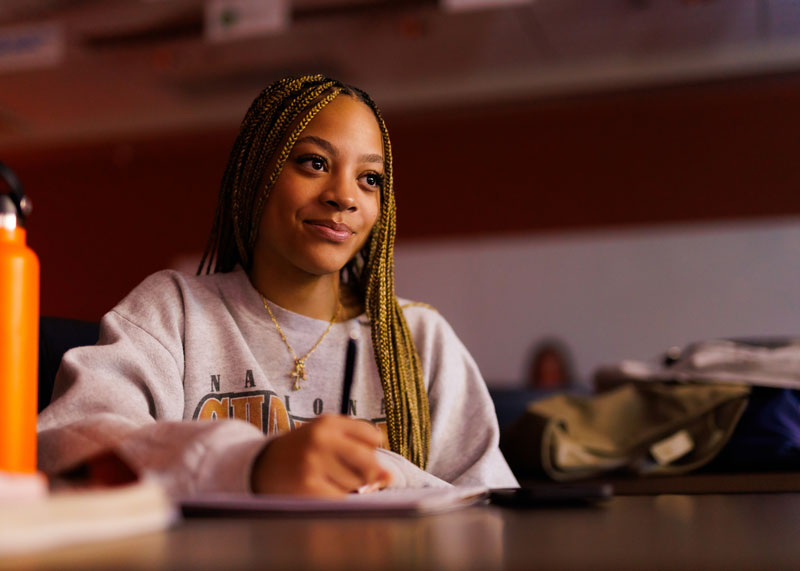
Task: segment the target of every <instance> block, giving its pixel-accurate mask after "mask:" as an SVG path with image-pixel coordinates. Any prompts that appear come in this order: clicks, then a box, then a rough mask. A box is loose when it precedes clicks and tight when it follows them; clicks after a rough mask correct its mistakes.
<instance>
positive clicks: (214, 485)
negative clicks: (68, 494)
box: [38, 272, 266, 495]
mask: <svg viewBox="0 0 800 571" xmlns="http://www.w3.org/2000/svg"><path fill="white" fill-rule="evenodd" d="M154 292H157V293H158V295H153V293H154ZM134 316H135V317H134ZM182 339H183V299H182V293H181V290H180V287H179V284H178V283H177V280H176V279H175V278H174V276H172V275H171V274H170V273H168V272H162V273H159V274H155V275H154V276H151V277H150V278H148V279H147V280H145V282H143V283H142V284H141V285H140V286H139V287H138V288H137V289H135V290H134V291H133V292H132V293H131V294H130V295H129V296H128V297H127V298H126V299H125V300H123V302H122V303H120V305H119V306H117V307H116V308H115V309H114V310H112V311H111V312H109V313H108V314H106V315H105V316H104V317H103V319H102V321H101V324H100V339H99V341H98V344H97V345H96V346H93V347H79V348H75V349H72V350H70V351H68V352H67V353H66V354H65V355H64V358H63V359H62V363H61V367H60V368H59V371H58V374H57V375H56V380H55V387H54V391H53V402H52V404H51V405H50V406H49V407H47V408H46V409H45V410H44V411H42V413H41V414H40V416H39V423H38V431H39V442H38V463H39V469H40V470H42V471H44V472H45V473H48V474H55V473H59V472H61V471H63V470H66V469H70V468H72V467H75V466H76V465H79V464H81V463H82V462H84V461H86V460H88V459H89V458H91V457H92V456H95V455H97V454H100V453H102V452H107V451H113V452H115V453H116V454H117V455H118V456H120V457H121V458H122V459H123V460H124V461H126V462H127V463H128V464H129V465H130V466H131V467H132V468H133V469H134V470H135V471H136V472H137V473H138V474H140V475H147V476H150V477H156V478H158V479H159V480H160V481H161V482H162V483H163V484H164V485H165V487H166V488H167V489H168V490H169V492H170V493H172V494H173V495H191V494H195V493H200V492H210V491H247V490H248V489H249V475H250V467H251V466H252V462H253V461H254V459H255V457H256V456H257V454H258V453H259V451H260V450H261V449H262V447H263V446H264V444H265V442H266V439H265V437H264V435H263V434H262V433H261V432H260V431H259V430H258V429H256V428H255V427H254V426H252V425H251V424H249V423H247V422H243V421H239V420H220V421H184V420H183V418H184V410H183V409H184V394H183V371H184V362H183V341H182Z"/></svg>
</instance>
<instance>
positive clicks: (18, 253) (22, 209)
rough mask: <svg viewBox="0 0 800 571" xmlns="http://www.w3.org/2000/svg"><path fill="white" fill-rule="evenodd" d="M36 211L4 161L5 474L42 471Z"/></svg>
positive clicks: (0, 293)
mask: <svg viewBox="0 0 800 571" xmlns="http://www.w3.org/2000/svg"><path fill="white" fill-rule="evenodd" d="M30 210H31V203H30V200H28V198H27V197H25V194H24V193H23V191H22V185H21V184H20V182H19V179H18V178H17V177H16V176H15V175H14V173H13V172H12V171H11V169H10V168H8V167H7V166H6V165H4V164H3V163H0V395H2V405H0V473H2V472H10V473H17V474H32V473H34V472H36V411H37V400H36V394H37V386H38V377H37V369H38V355H39V259H38V258H37V257H36V254H34V253H33V250H31V249H30V248H29V247H28V246H27V244H26V242H25V218H26V217H27V215H28V214H29V213H30Z"/></svg>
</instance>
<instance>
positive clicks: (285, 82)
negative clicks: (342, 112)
mask: <svg viewBox="0 0 800 571" xmlns="http://www.w3.org/2000/svg"><path fill="white" fill-rule="evenodd" d="M340 95H348V96H351V97H355V98H357V99H358V100H360V101H362V102H363V103H364V104H366V105H367V106H368V107H369V108H370V109H372V112H373V114H374V115H375V119H376V120H377V122H378V126H379V127H380V130H381V136H382V139H383V155H384V184H383V188H382V189H381V211H380V217H379V219H378V221H377V222H376V223H375V226H374V227H373V229H372V233H371V235H370V237H369V238H368V240H367V242H366V243H365V245H364V247H363V248H362V249H361V251H360V252H358V253H357V254H356V255H355V256H354V257H353V259H352V260H350V261H349V262H348V263H347V264H346V265H345V267H344V268H342V270H341V279H342V282H343V283H344V284H345V285H347V286H348V287H350V288H351V289H352V290H353V291H355V292H356V294H357V295H358V296H359V298H360V300H361V301H362V302H363V304H364V307H365V311H366V314H367V317H368V318H369V320H370V326H371V330H372V331H371V336H372V342H373V346H374V351H375V361H376V363H377V365H378V372H379V374H380V378H381V384H382V386H383V392H384V397H385V402H386V422H387V426H388V436H389V446H390V448H391V449H392V450H393V451H394V452H397V453H398V454H401V455H402V456H404V457H406V458H407V459H408V460H410V461H411V462H413V463H414V464H416V465H417V466H419V467H420V468H425V464H426V462H427V459H428V451H429V447H430V433H431V426H430V409H429V406H428V395H427V392H426V390H425V385H424V382H423V378H422V366H421V364H420V360H419V354H418V353H417V350H416V347H415V346H414V340H413V338H412V337H411V332H410V330H409V328H408V324H407V323H406V320H405V318H404V316H403V313H402V310H401V309H400V305H399V304H398V302H397V297H396V296H395V291H394V237H395V225H396V206H395V199H394V192H393V187H392V147H391V143H390V141H389V133H388V131H387V129H386V124H385V122H384V120H383V116H382V115H381V113H380V111H379V110H378V108H377V106H376V105H375V103H374V102H373V101H372V99H371V98H370V97H369V95H367V94H366V93H365V92H364V91H361V90H360V89H358V88H355V87H352V86H348V85H345V84H343V83H341V82H339V81H336V80H334V79H330V78H327V77H324V76H322V75H308V76H303V77H297V78H285V79H281V80H279V81H276V82H275V83H273V84H272V85H270V86H269V87H267V88H266V89H265V90H264V91H262V92H261V94H259V96H258V97H256V99H255V101H253V103H252V104H251V106H250V109H248V111H247V113H246V115H245V117H244V120H243V121H242V124H241V126H240V128H239V134H238V136H237V138H236V141H235V143H234V145H233V149H232V150H231V154H230V157H229V159H228V165H227V167H226V168H225V173H224V175H223V177H222V184H221V186H220V191H219V199H218V203H217V212H216V214H215V217H214V225H213V227H212V229H211V234H210V236H209V239H208V243H207V245H206V248H205V251H204V252H203V258H202V259H201V261H200V266H199V268H198V271H197V273H198V274H201V273H203V272H205V273H212V272H229V271H231V270H233V269H234V268H235V267H236V265H241V266H242V267H243V268H244V269H245V270H249V269H250V268H251V267H252V264H253V259H252V257H253V248H254V246H255V241H256V236H257V232H258V227H259V223H260V221H261V215H262V212H263V210H264V204H265V202H266V200H267V199H268V198H269V193H270V191H271V190H272V187H273V185H274V184H275V181H276V180H277V178H278V176H279V175H280V173H281V170H282V169H283V167H284V165H285V164H286V161H287V159H288V157H289V154H290V153H291V150H292V148H293V147H294V144H295V142H296V141H297V139H298V138H299V137H300V135H301V133H302V132H303V130H304V129H305V128H306V127H307V126H308V124H309V123H310V122H311V120H312V119H313V118H314V117H315V116H316V115H317V113H319V112H320V111H321V110H322V109H323V108H324V107H325V106H326V105H327V104H328V103H330V102H331V101H333V100H334V99H335V98H336V97H338V96H340ZM272 165H274V166H272ZM270 166H271V170H270V172H267V169H268V168H269V167H270Z"/></svg>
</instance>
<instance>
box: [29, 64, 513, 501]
mask: <svg viewBox="0 0 800 571" xmlns="http://www.w3.org/2000/svg"><path fill="white" fill-rule="evenodd" d="M394 234H395V202H394V194H393V189H392V156H391V145H390V142H389V136H388V133H387V131H386V127H385V124H384V121H383V119H382V117H381V114H380V112H379V111H378V109H377V107H376V106H375V105H374V103H373V102H372V101H371V99H370V98H369V97H368V96H367V95H366V94H365V93H363V92H362V91H360V90H358V89H355V88H352V87H349V86H346V85H343V84H342V83H340V82H338V81H335V80H331V79H328V78H325V77H323V76H306V77H301V78H292V79H284V80H280V81H278V82H276V83H275V84H273V85H271V86H270V87H268V88H267V89H266V90H264V91H263V92H262V93H261V94H260V95H259V97H258V98H256V100H255V101H254V102H253V104H252V105H251V107H250V109H249V111H248V112H247V115H246V116H245V118H244V121H243V122H242V125H241V128H240V132H239V136H238V138H237V140H236V143H235V144H234V148H233V150H232V152H231V156H230V159H229V161H228V166H227V168H226V171H225V174H224V177H223V180H222V186H221V190H220V196H219V203H218V207H217V214H216V217H215V223H214V227H213V229H212V232H211V237H210V239H209V243H208V246H207V247H206V251H205V254H204V256H203V260H202V262H201V264H200V271H198V275H197V276H189V275H184V274H180V273H177V272H174V271H164V272H159V273H157V274H154V275H152V276H150V277H149V278H147V279H146V280H145V281H144V282H143V283H142V284H140V285H139V286H138V287H137V288H136V289H135V290H134V291H133V292H131V293H130V294H129V295H128V296H127V297H126V298H125V299H124V300H123V301H122V302H121V303H120V304H119V305H118V306H117V307H115V308H114V309H113V310H112V311H111V312H109V313H108V314H106V315H105V316H104V318H103V320H102V322H101V334H100V340H99V342H98V344H97V345H96V346H94V347H85V348H78V349H74V350H72V351H70V352H68V353H67V354H66V355H65V356H64V359H63V361H62V365H61V368H60V370H59V373H58V376H57V379H56V388H55V390H54V393H53V399H54V401H53V403H52V404H51V405H50V407H48V408H47V409H46V410H45V411H43V413H42V414H41V416H40V420H39V464H40V468H41V469H43V470H45V471H46V472H51V473H54V472H59V471H63V470H65V469H68V468H70V467H72V466H74V465H76V464H80V463H81V462H85V461H87V460H88V459H90V458H92V457H94V456H96V455H98V454H100V453H102V452H104V451H109V450H111V451H113V452H114V453H115V454H116V455H118V456H119V457H120V458H122V459H123V460H124V461H125V462H126V463H127V464H129V465H130V466H132V467H133V468H134V470H135V471H137V472H139V473H147V474H150V475H154V476H156V477H159V478H160V479H161V480H162V481H163V482H164V483H165V485H166V486H167V487H168V489H169V490H170V491H171V492H172V493H174V494H176V495H188V494H193V493H200V492H207V491H248V490H249V491H254V492H257V493H294V494H305V495H320V496H337V495H341V494H345V493H348V492H352V491H354V490H357V489H359V488H361V487H362V486H369V487H373V488H380V487H385V486H419V485H449V484H448V482H449V483H452V484H463V485H468V484H484V485H488V486H495V487H508V486H514V485H516V482H515V480H514V477H513V475H512V474H511V472H510V470H509V469H508V466H507V465H506V463H505V460H504V459H503V457H502V455H501V454H500V452H499V449H498V447H497V442H498V429H497V421H496V419H495V417H494V409H493V407H492V404H491V401H490V399H489V395H488V392H487V390H486V387H485V385H484V383H483V380H482V379H481V377H480V374H479V372H478V369H477V367H476V366H475V363H474V362H473V360H472V358H471V357H470V356H469V354H468V353H467V351H466V349H465V348H464V346H463V345H462V344H461V342H460V341H459V340H458V338H457V337H456V336H455V334H454V333H453V331H452V329H451V328H450V327H449V326H448V324H447V323H446V322H445V320H444V319H443V318H442V317H441V316H439V314H438V313H436V311H435V310H433V309H431V308H429V307H427V306H423V305H420V304H413V303H408V302H405V301H403V300H398V299H397V298H396V296H395V292H394V278H393V243H394ZM203 274H205V275H203ZM351 335H358V336H359V338H360V341H359V352H358V358H357V362H356V375H355V379H354V382H353V387H352V393H351V397H350V401H349V403H348V411H349V414H348V415H347V416H344V415H339V414H336V413H337V412H338V411H339V410H340V408H341V399H342V378H343V370H344V361H345V352H346V345H347V340H348V339H349V337H350V336H351ZM202 420H214V421H216V422H196V421H202ZM364 420H366V421H369V422H363V421H364Z"/></svg>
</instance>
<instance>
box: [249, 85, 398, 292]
mask: <svg viewBox="0 0 800 571" xmlns="http://www.w3.org/2000/svg"><path fill="white" fill-rule="evenodd" d="M383 172H384V162H383V138H382V136H381V131H380V127H379V126H378V122H377V120H376V119H375V116H374V115H373V113H372V110H371V109H370V108H369V107H368V106H367V105H365V104H364V103H362V102H361V101H359V100H358V99H355V98H353V97H350V96H347V95H342V96H339V97H337V98H336V99H334V100H333V101H332V102H330V103H329V104H328V105H327V106H325V107H324V108H323V109H322V110H321V111H320V112H319V113H318V114H317V115H316V116H315V117H314V119H312V120H311V122H310V123H309V124H308V126H307V127H306V128H305V130H304V131H303V132H302V133H301V134H300V137H299V138H298V139H297V142H296V143H295V145H294V147H293V148H292V151H291V153H290V155H289V158H288V160H287V161H286V164H285V165H284V167H283V169H282V171H281V173H280V175H279V176H278V178H277V180H276V181H275V184H274V185H273V187H272V190H271V191H270V195H269V198H268V199H267V201H266V204H265V205H264V211H263V213H262V216H261V223H260V225H259V231H258V237H257V238H256V243H255V247H254V250H253V264H254V266H258V268H257V271H259V272H261V271H264V273H268V274H269V275H270V276H272V277H277V276H281V275H286V274H285V272H293V273H294V272H302V273H304V274H308V275H312V276H322V275H326V274H334V273H335V274H337V275H338V272H339V270H340V269H341V268H342V267H343V266H344V265H345V264H346V263H347V262H348V261H349V260H350V259H351V258H352V257H353V256H355V255H356V253H357V252H358V251H359V250H360V249H361V248H362V246H364V244H365V242H366V240H367V238H368V237H369V235H370V231H371V230H372V227H373V226H374V225H375V222H376V221H377V219H378V215H379V213H380V194H381V185H382V182H383ZM254 269H256V268H254Z"/></svg>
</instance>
